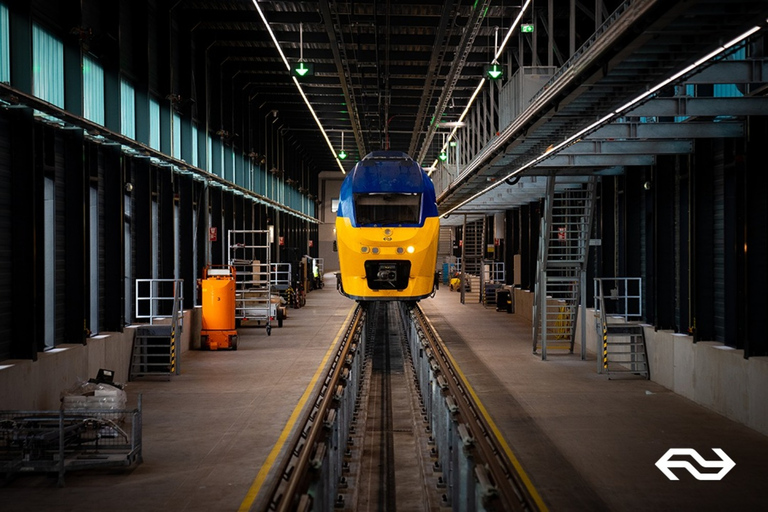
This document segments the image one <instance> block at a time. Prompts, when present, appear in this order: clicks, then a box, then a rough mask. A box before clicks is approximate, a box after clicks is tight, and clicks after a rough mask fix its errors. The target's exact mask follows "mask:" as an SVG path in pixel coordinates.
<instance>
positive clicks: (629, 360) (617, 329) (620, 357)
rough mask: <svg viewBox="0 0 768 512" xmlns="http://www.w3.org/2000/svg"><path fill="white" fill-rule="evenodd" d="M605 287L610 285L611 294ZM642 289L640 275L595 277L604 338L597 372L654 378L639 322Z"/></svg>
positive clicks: (600, 324)
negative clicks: (634, 276)
mask: <svg viewBox="0 0 768 512" xmlns="http://www.w3.org/2000/svg"><path fill="white" fill-rule="evenodd" d="M606 287H609V288H608V293H606ZM641 289H642V281H641V279H640V278H639V277H636V278H629V277H615V278H597V279H595V305H596V307H598V308H599V310H598V311H599V315H598V316H599V319H600V323H599V325H598V329H599V334H600V335H601V339H602V355H601V356H599V357H598V359H597V373H602V374H607V375H612V374H613V375H616V374H629V373H631V374H634V375H638V376H641V377H645V378H646V379H650V378H651V370H650V367H649V366H648V351H647V349H646V345H645V329H644V328H643V326H642V324H640V319H641V318H642V299H641V297H642V295H641V293H640V292H641ZM633 319H634V321H633Z"/></svg>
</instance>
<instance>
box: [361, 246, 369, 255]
mask: <svg viewBox="0 0 768 512" xmlns="http://www.w3.org/2000/svg"><path fill="white" fill-rule="evenodd" d="M360 252H361V253H363V254H366V253H367V252H368V248H367V247H365V246H363V247H361V248H360Z"/></svg>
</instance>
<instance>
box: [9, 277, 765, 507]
mask: <svg viewBox="0 0 768 512" xmlns="http://www.w3.org/2000/svg"><path fill="white" fill-rule="evenodd" d="M421 304H422V306H423V308H424V310H425V311H426V313H427V315H428V316H429V318H430V320H431V321H432V322H433V324H434V325H435V326H436V327H437V328H438V330H439V332H440V335H441V337H442V339H443V341H444V342H445V343H446V345H447V346H448V348H449V350H450V351H451V353H452V355H453V357H454V358H455V359H456V360H457V362H458V363H459V365H460V367H461V370H462V372H463V373H464V375H465V376H466V378H467V380H468V382H469V384H470V385H471V386H472V388H473V389H474V390H475V391H476V393H477V394H478V396H479V397H480V399H481V401H482V402H483V404H484V405H485V407H486V408H487V410H488V411H489V414H490V416H491V418H492V419H493V421H494V422H495V423H496V425H497V426H498V428H499V431H500V432H501V433H502V435H503V436H504V438H505V440H506V441H507V443H508V444H509V445H510V447H511V449H512V451H513V453H514V455H515V457H517V459H518V460H519V461H520V463H521V464H522V466H523V467H524V469H525V471H526V473H527V475H528V476H529V478H530V479H531V481H532V482H533V485H534V487H535V488H536V490H537V491H538V493H539V494H540V495H541V496H542V499H543V501H544V502H545V504H546V505H547V506H548V507H549V508H550V510H588V511H593V510H619V511H624V510H626V511H631V510H649V509H658V510H762V509H764V508H765V506H766V504H768V486H766V485H765V479H766V476H768V437H766V436H765V435H762V434H759V433H758V432H756V431H754V430H752V429H750V428H748V427H746V426H743V425H741V424H739V423H736V422H734V421H731V420H728V419H726V418H725V417H723V416H721V415H719V414H717V413H715V412H712V411H710V410H708V409H705V408H703V407H701V406H699V405H696V404H695V403H693V402H691V401H690V400H688V399H686V398H683V397H682V396H680V395H676V394H674V393H672V392H671V391H669V390H667V389H666V388H664V387H662V386H661V385H658V384H655V383H653V382H649V381H646V380H642V379H638V378H632V377H624V378H620V379H614V380H608V378H607V377H606V376H604V375H598V374H597V373H596V372H595V360H594V356H592V358H591V359H590V360H588V361H582V360H580V358H579V356H578V355H557V354H554V353H552V352H550V354H549V359H548V360H547V361H541V359H540V357H538V356H536V355H533V354H532V353H531V343H530V337H531V326H530V322H529V321H528V320H526V319H524V318H522V317H521V315H510V314H507V313H502V312H497V311H496V310H495V309H493V308H485V307H483V305H481V304H472V305H469V304H467V305H462V304H461V303H460V302H459V294H458V293H457V292H451V291H449V290H448V288H446V287H441V289H440V290H439V291H438V293H437V295H436V296H435V298H433V299H428V300H424V301H422V302H421ZM354 305H355V304H354V302H352V301H350V300H348V299H346V298H344V297H342V296H340V295H339V294H338V293H337V292H336V290H335V283H334V281H333V277H332V276H326V287H325V288H324V289H323V290H315V291H312V292H310V293H309V294H308V297H307V305H306V306H305V307H304V308H301V309H298V310H297V309H290V310H289V311H288V314H289V316H288V318H287V319H286V320H285V322H284V324H283V327H282V328H278V327H276V326H273V329H272V335H271V336H269V337H268V336H267V335H266V332H265V330H264V329H263V328H258V327H253V328H249V327H243V328H241V329H240V336H241V338H240V343H239V348H238V350H237V351H219V352H204V351H191V352H189V353H187V354H185V359H184V361H183V363H182V373H181V375H178V376H175V377H173V378H172V379H171V380H170V381H153V380H143V381H136V382H130V383H129V384H128V386H127V387H126V391H127V392H128V394H129V400H130V402H131V403H130V404H129V405H133V404H135V402H136V397H137V396H138V394H139V393H141V394H142V396H143V401H144V452H143V455H144V463H143V464H141V465H139V466H137V467H136V468H135V469H133V470H132V471H128V472H120V471H115V472H111V473H99V472H92V471H88V472H73V473H69V474H67V475H66V482H65V483H66V486H65V487H64V488H58V487H57V486H56V478H55V477H46V476H40V475H23V476H19V477H18V478H15V479H14V480H13V481H12V482H11V483H10V484H9V485H7V486H5V487H0V510H3V511H29V510H36V511H49V510H50V511H52V510H56V511H78V512H85V511H91V510H92V511H97V510H98V511H103V510H105V509H106V510H113V511H116V512H120V511H142V512H144V511H177V510H178V511H228V510H248V509H250V508H252V507H253V509H254V510H255V509H257V508H258V506H259V505H260V502H259V500H258V498H259V496H263V494H261V495H259V494H258V491H259V490H260V489H261V488H262V486H263V487H264V488H266V487H267V485H268V482H267V475H268V469H269V468H270V467H272V463H273V461H274V460H275V459H276V458H277V457H279V454H280V453H279V452H280V447H281V446H282V443H283V442H284V441H285V440H286V439H287V437H288V434H289V430H290V426H291V425H292V424H293V423H292V422H294V421H295V420H296V417H297V416H298V415H299V411H300V409H301V405H302V403H303V402H302V400H303V399H304V397H305V393H307V392H308V390H309V389H311V388H312V387H313V385H314V383H313V379H314V378H315V375H316V374H317V372H318V370H319V369H321V368H322V367H324V359H325V358H326V357H327V355H328V354H329V349H331V347H332V346H333V345H334V343H335V340H336V337H337V335H338V333H339V330H340V328H341V327H342V325H343V324H344V321H345V319H346V318H347V317H348V316H349V314H350V313H351V311H352V310H353V308H354ZM670 448H693V449H695V450H697V451H698V452H699V453H700V454H701V455H702V457H704V458H705V459H707V460H710V459H714V458H715V454H714V453H713V452H712V448H721V449H722V450H724V452H725V453H726V454H727V455H728V456H730V457H731V458H732V459H733V461H734V462H735V463H736V466H735V467H734V468H733V469H732V470H731V471H730V472H729V473H728V474H727V475H726V476H725V477H724V478H723V479H722V481H698V480H696V479H694V478H693V477H692V476H691V475H690V474H689V473H688V472H687V471H686V470H684V469H674V470H673V471H674V472H675V474H676V475H677V476H678V477H679V480H678V481H670V480H668V479H667V478H666V477H665V476H664V475H663V474H662V473H661V471H660V470H659V469H658V468H657V467H656V466H655V462H656V461H657V460H658V459H659V458H660V457H661V456H662V455H663V454H664V453H665V452H666V451H667V450H668V449H670ZM679 459H681V460H690V459H687V458H685V457H680V458H679ZM698 469H700V470H701V469H702V468H698Z"/></svg>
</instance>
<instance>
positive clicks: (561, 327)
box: [533, 176, 597, 359]
mask: <svg viewBox="0 0 768 512" xmlns="http://www.w3.org/2000/svg"><path fill="white" fill-rule="evenodd" d="M596 185H597V178H596V177H590V178H589V179H588V181H586V182H585V181H584V180H583V179H581V180H580V181H576V180H574V178H573V177H557V176H550V177H549V178H548V179H547V196H546V201H545V205H544V215H543V216H542V219H541V233H540V237H539V252H538V259H537V263H536V287H535V296H534V303H533V353H534V354H536V353H537V352H538V351H539V350H540V351H541V358H542V359H546V358H547V351H548V350H564V351H567V352H568V353H573V345H574V340H575V337H576V315H577V312H578V311H579V304H580V303H581V304H586V283H585V281H586V264H587V255H588V249H589V234H590V228H591V226H592V216H593V211H594V203H595V190H596ZM581 313H582V319H581V329H582V333H581V334H582V340H583V339H585V338H586V329H585V326H586V322H585V312H584V310H583V309H582V312H581ZM581 358H582V359H585V358H586V347H585V343H582V344H581Z"/></svg>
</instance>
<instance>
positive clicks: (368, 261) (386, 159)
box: [336, 151, 440, 301]
mask: <svg viewBox="0 0 768 512" xmlns="http://www.w3.org/2000/svg"><path fill="white" fill-rule="evenodd" d="M439 232H440V226H439V220H438V216H437V205H436V203H435V188H434V185H433V184H432V180H431V179H430V178H429V176H428V175H427V173H426V172H424V170H423V169H422V168H421V166H420V165H418V163H416V162H414V161H413V160H412V159H411V158H410V157H409V156H408V155H406V154H405V153H401V152H396V151H379V152H373V153H370V154H368V155H366V157H365V158H363V159H362V160H361V161H360V162H358V164H357V165H356V166H355V167H354V168H353V169H352V170H351V171H350V172H349V174H348V175H347V177H346V178H345V180H344V183H343V184H342V186H341V193H340V195H339V207H338V211H337V217H336V240H337V246H338V251H339V263H340V266H341V276H340V291H341V293H342V294H344V295H346V296H347V297H350V298H352V299H355V300H362V301H366V300H405V301H412V300H419V299H422V298H425V297H429V296H430V295H431V294H432V293H433V291H434V287H435V266H436V260H437V243H438V237H439Z"/></svg>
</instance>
